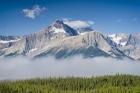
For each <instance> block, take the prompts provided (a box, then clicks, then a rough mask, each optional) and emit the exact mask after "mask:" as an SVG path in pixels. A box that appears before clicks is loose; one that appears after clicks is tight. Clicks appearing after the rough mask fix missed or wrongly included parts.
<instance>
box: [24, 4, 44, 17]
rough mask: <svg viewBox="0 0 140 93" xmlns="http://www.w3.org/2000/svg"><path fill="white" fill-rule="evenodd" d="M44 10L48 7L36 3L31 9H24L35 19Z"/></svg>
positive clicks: (27, 14)
mask: <svg viewBox="0 0 140 93" xmlns="http://www.w3.org/2000/svg"><path fill="white" fill-rule="evenodd" d="M44 10H46V7H40V6H39V5H35V6H33V7H32V8H31V9H23V10H22V11H23V13H24V14H25V16H26V17H28V18H31V19H35V18H36V17H37V16H39V15H40V13H41V12H43V11H44Z"/></svg>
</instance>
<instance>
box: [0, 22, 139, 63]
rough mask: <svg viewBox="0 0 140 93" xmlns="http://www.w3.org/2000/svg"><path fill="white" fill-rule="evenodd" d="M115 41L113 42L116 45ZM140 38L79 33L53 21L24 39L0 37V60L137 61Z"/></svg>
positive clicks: (135, 36) (23, 37) (137, 36)
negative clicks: (20, 57) (74, 58)
mask: <svg viewBox="0 0 140 93" xmlns="http://www.w3.org/2000/svg"><path fill="white" fill-rule="evenodd" d="M115 40H116V41H115ZM139 53H140V34H137V35H126V34H118V35H112V36H105V35H103V34H102V33H100V32H96V31H85V32H84V34H79V32H78V30H76V29H74V28H72V27H70V26H68V25H66V24H65V23H63V21H61V20H56V21H55V22H54V23H53V24H52V25H50V26H49V27H47V28H46V29H44V30H42V31H40V32H37V33H33V34H30V35H26V36H20V37H14V36H0V57H7V56H16V55H24V56H27V57H30V58H36V57H42V56H50V55H51V56H55V57H56V58H66V57H71V56H75V55H82V56H83V57H85V58H87V57H91V58H92V57H97V56H105V57H113V58H119V59H120V58H124V57H128V58H131V59H134V60H139V59H140V54H139Z"/></svg>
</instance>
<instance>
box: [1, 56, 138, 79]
mask: <svg viewBox="0 0 140 93" xmlns="http://www.w3.org/2000/svg"><path fill="white" fill-rule="evenodd" d="M116 73H121V74H134V75H140V61H132V60H129V59H123V60H117V59H113V58H104V57H97V58H93V59H84V58H82V57H80V56H77V57H74V58H69V59H63V60H56V59H55V58H53V57H48V58H40V59H36V60H29V59H27V58H24V57H15V58H5V59H0V80H6V79H30V78H37V77H39V78H45V77H68V76H70V77H71V76H75V77H90V76H102V75H107V74H108V75H112V74H116Z"/></svg>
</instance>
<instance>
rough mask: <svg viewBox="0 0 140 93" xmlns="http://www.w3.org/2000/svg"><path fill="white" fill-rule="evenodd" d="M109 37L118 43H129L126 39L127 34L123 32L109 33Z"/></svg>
mask: <svg viewBox="0 0 140 93" xmlns="http://www.w3.org/2000/svg"><path fill="white" fill-rule="evenodd" d="M108 37H110V39H111V40H112V41H114V42H115V43H116V44H118V45H122V46H125V45H126V43H127V40H125V39H126V37H127V35H126V34H123V33H122V34H111V35H108Z"/></svg>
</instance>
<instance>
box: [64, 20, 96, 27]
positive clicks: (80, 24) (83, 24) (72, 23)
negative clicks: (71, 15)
mask: <svg viewBox="0 0 140 93" xmlns="http://www.w3.org/2000/svg"><path fill="white" fill-rule="evenodd" d="M63 21H64V23H65V24H67V25H69V26H71V27H72V28H86V27H90V26H92V25H93V24H94V22H93V21H82V20H70V19H66V18H65V19H63Z"/></svg>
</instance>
